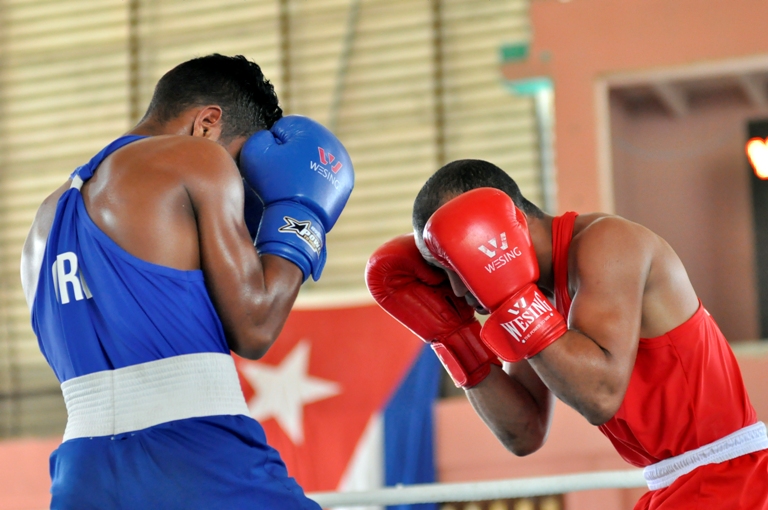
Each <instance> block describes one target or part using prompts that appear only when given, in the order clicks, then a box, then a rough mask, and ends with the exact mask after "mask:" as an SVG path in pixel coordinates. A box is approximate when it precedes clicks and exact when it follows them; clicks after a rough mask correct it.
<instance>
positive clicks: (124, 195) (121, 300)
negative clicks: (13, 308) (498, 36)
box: [32, 137, 228, 382]
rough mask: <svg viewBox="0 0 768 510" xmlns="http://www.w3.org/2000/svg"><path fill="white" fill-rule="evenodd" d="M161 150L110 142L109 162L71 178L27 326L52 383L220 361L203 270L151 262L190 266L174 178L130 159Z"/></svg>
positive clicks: (220, 340)
mask: <svg viewBox="0 0 768 510" xmlns="http://www.w3.org/2000/svg"><path fill="white" fill-rule="evenodd" d="M126 142H127V143H129V144H130V145H127V146H125V147H122V143H126ZM158 142H159V143H158ZM164 143H165V144H167V142H165V141H164V140H158V141H155V140H143V139H140V138H139V139H137V137H124V138H122V139H119V140H118V141H117V142H116V144H117V146H116V145H115V144H112V146H110V147H108V149H107V151H108V152H111V151H110V148H112V149H115V152H116V153H115V154H114V156H117V157H110V156H109V155H108V154H107V155H105V154H104V153H100V154H99V155H98V156H96V157H95V158H94V159H93V160H91V162H89V163H88V164H87V165H84V166H83V167H81V168H80V169H78V172H77V173H76V175H75V177H74V181H73V186H72V188H70V189H69V190H67V191H66V192H65V193H64V194H63V195H62V196H61V198H59V200H58V203H57V207H56V212H55V217H54V220H53V223H52V226H51V229H50V232H49V234H48V238H47V243H46V246H45V255H44V259H43V263H42V267H41V269H40V274H39V282H38V285H37V289H36V291H37V292H36V295H35V297H34V301H33V307H32V322H33V327H34V329H35V332H36V333H37V335H38V338H40V344H41V348H42V350H43V353H44V354H45V355H46V357H47V359H48V361H49V363H50V364H51V366H52V367H53V369H54V371H55V372H56V374H57V376H58V377H59V380H60V381H61V382H64V381H67V380H69V379H71V378H75V377H80V376H84V375H87V374H90V373H94V372H98V371H102V370H114V369H120V368H124V367H128V366H133V365H137V364H140V363H146V362H149V361H155V360H159V359H165V358H170V357H173V356H178V355H183V354H193V353H199V352H216V353H224V354H226V353H228V348H227V344H226V340H225V339H224V334H223V330H222V327H221V323H220V322H219V319H218V316H217V314H216V311H215V310H214V307H213V305H212V303H211V300H210V298H209V296H208V293H207V290H206V287H205V282H204V280H203V274H202V271H200V270H199V268H192V269H188V270H185V269H177V268H175V267H169V266H168V265H162V264H158V263H157V261H158V260H162V259H163V255H164V254H165V253H171V254H172V252H174V251H178V252H180V253H181V254H180V255H176V256H175V259H176V260H175V261H176V262H177V265H181V264H178V262H179V261H181V262H183V261H184V259H186V261H187V263H188V264H189V263H190V262H189V261H195V260H197V259H198V258H199V257H198V254H197V253H198V252H197V248H196V242H197V234H196V230H195V226H194V221H195V220H194V216H193V213H192V212H190V211H189V207H185V205H188V204H189V199H188V197H186V195H185V192H184V188H183V186H182V185H181V184H180V183H179V179H178V177H176V176H174V175H173V174H172V172H173V171H172V170H168V171H166V172H165V174H166V175H162V168H161V169H160V170H158V169H157V168H147V166H148V165H147V163H145V162H144V161H142V159H141V157H138V158H137V157H136V156H135V155H132V154H131V152H133V153H134V154H136V153H137V150H136V149H138V151H141V150H143V149H144V147H146V146H148V145H149V146H150V147H151V146H152V145H153V144H154V145H159V144H164ZM123 151H125V152H126V153H127V154H124V153H123ZM105 156H106V157H105ZM136 160H138V162H136ZM102 161H106V164H105V165H102ZM97 169H98V171H96V170H97ZM102 171H105V172H104V175H99V174H100V172H102ZM158 174H160V175H159V177H158ZM167 174H170V176H169V175H167ZM96 176H99V177H98V178H97V177H96ZM92 177H93V178H94V180H93V181H91V178H92ZM80 188H82V190H83V192H82V194H81V191H80ZM88 198H90V200H88ZM88 202H90V204H88ZM89 205H90V207H89ZM186 217H190V219H189V220H187V218H186ZM188 222H190V223H191V224H192V225H191V227H190V226H189V225H187V223H188ZM174 230H175V231H174ZM163 235H165V236H166V237H165V238H164V239H165V242H163ZM189 238H191V240H190V239H189ZM142 255H145V256H146V257H142ZM172 258H173V256H170V257H165V259H166V260H168V261H172V260H171V259H172ZM147 259H149V260H147ZM152 259H154V260H152Z"/></svg>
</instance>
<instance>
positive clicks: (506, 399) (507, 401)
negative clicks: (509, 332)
mask: <svg viewBox="0 0 768 510" xmlns="http://www.w3.org/2000/svg"><path fill="white" fill-rule="evenodd" d="M523 363H524V362H523ZM529 370H530V369H529ZM466 393H467V397H468V398H469V401H470V403H471V404H472V407H474V409H475V412H477V414H478V415H479V416H480V417H481V418H482V419H483V421H484V422H485V424H486V425H487V426H488V428H490V429H491V431H492V432H493V433H494V435H495V436H496V437H497V438H498V439H499V441H501V443H502V444H503V445H504V446H505V447H506V448H507V449H508V450H509V451H511V452H512V453H514V454H515V455H518V456H524V455H528V454H531V453H533V452H535V451H536V450H538V449H539V448H541V446H542V445H543V444H544V441H545V439H546V437H547V433H548V430H549V424H550V421H551V415H552V402H553V399H552V398H551V397H550V396H549V394H547V395H546V396H544V397H541V396H540V397H539V400H540V401H538V402H537V400H536V398H534V396H533V394H532V393H531V391H529V390H528V389H527V388H526V387H525V386H524V385H523V384H521V383H520V382H518V381H517V380H516V379H515V378H513V377H510V376H509V375H507V374H506V373H505V372H504V371H503V370H502V369H501V368H500V367H497V366H493V367H491V373H490V375H489V376H488V377H487V378H486V379H485V380H484V381H483V382H481V383H480V384H478V385H477V386H475V387H473V388H471V389H468V390H466Z"/></svg>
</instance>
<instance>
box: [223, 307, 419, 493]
mask: <svg viewBox="0 0 768 510" xmlns="http://www.w3.org/2000/svg"><path fill="white" fill-rule="evenodd" d="M422 347H423V343H422V342H421V341H420V340H419V339H418V338H417V337H416V336H414V335H413V334H412V333H411V332H410V331H408V330H407V329H406V328H405V327H403V326H402V325H401V324H400V323H398V322H397V321H395V320H394V319H392V318H391V317H390V316H389V315H387V314H386V312H384V311H383V310H381V309H380V308H379V307H378V306H376V305H369V306H361V307H353V308H336V309H326V310H295V311H294V312H292V313H291V315H290V317H289V319H288V321H287V323H286V325H285V327H284V329H283V331H282V333H281V335H280V337H279V338H278V340H277V341H276V342H275V344H274V345H273V346H272V348H271V349H270V350H269V352H268V353H267V354H266V355H265V356H264V357H263V358H262V359H260V360H258V361H251V360H245V359H243V358H238V357H237V356H235V363H236V365H237V367H238V372H239V374H240V380H241V385H242V387H243V393H244V395H245V398H246V401H247V402H248V403H249V407H250V408H251V410H252V412H253V413H254V414H256V415H257V416H255V417H256V418H257V419H259V421H260V422H261V424H262V425H263V427H264V430H265V432H266V435H267V440H268V442H269V443H270V444H271V445H272V446H273V447H275V448H276V449H277V450H278V451H279V452H280V454H281V456H282V458H283V461H285V463H286V465H287V467H288V473H289V474H290V475H291V476H293V477H295V478H296V479H297V481H298V482H299V484H301V486H302V487H303V488H304V490H305V491H322V490H334V489H336V488H337V487H338V485H339V481H340V480H341V477H342V475H343V474H344V472H345V470H346V468H347V466H348V464H349V461H350V459H351V457H352V454H353V452H354V450H355V446H356V445H357V443H358V441H359V439H360V437H361V436H362V434H363V431H364V429H365V427H366V425H367V424H368V421H369V419H370V418H371V416H372V414H373V413H375V412H377V411H379V410H381V409H382V408H383V407H384V405H385V404H386V402H387V401H388V399H389V398H390V397H391V396H392V394H393V393H394V392H395V391H396V389H397V387H398V386H399V384H400V382H401V380H402V379H403V378H404V377H405V375H406V373H407V371H408V369H409V368H410V366H411V364H412V363H413V362H414V361H415V359H416V357H417V356H418V354H419V352H420V351H421V348H422Z"/></svg>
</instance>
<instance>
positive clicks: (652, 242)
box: [569, 213, 658, 271]
mask: <svg viewBox="0 0 768 510" xmlns="http://www.w3.org/2000/svg"><path fill="white" fill-rule="evenodd" d="M657 243H658V236H656V235H655V234H654V233H653V232H651V231H650V230H648V229H647V228H646V227H644V226H642V225H640V224H638V223H635V222H633V221H630V220H627V219H626V218H622V217H621V216H615V215H610V214H603V213H594V214H587V215H581V216H579V217H578V218H577V220H576V225H575V227H574V235H573V240H572V241H571V248H570V250H569V268H572V269H576V270H577V271H578V270H584V269H586V268H589V267H592V268H594V269H597V270H603V269H605V268H606V266H607V265H609V264H612V263H613V262H618V261H621V262H622V264H624V265H625V266H627V268H630V267H634V266H637V267H638V268H640V267H643V266H646V265H648V264H650V261H651V259H652V258H653V253H654V252H655V250H656V245H657ZM633 262H635V263H633Z"/></svg>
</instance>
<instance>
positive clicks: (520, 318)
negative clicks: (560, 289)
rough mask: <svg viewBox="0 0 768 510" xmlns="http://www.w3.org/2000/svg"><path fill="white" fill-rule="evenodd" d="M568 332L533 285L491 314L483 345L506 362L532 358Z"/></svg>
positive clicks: (560, 318)
mask: <svg viewBox="0 0 768 510" xmlns="http://www.w3.org/2000/svg"><path fill="white" fill-rule="evenodd" d="M567 331H568V326H567V324H566V322H565V318H563V316H562V315H561V314H560V312H558V311H557V310H555V309H554V308H553V307H552V305H551V304H550V302H549V301H548V300H547V298H545V297H544V295H543V294H542V293H541V291H540V290H539V288H538V287H537V286H536V285H534V284H529V285H526V286H525V287H523V288H522V289H521V290H519V291H518V292H516V293H515V294H514V295H513V296H512V297H510V298H509V299H507V300H506V301H505V302H504V303H502V304H501V306H499V307H498V308H497V309H496V310H494V311H493V313H491V315H490V316H489V317H488V320H487V321H486V322H485V325H484V326H483V329H482V332H481V337H482V339H483V342H484V343H485V344H486V345H487V346H488V347H489V348H490V350H491V351H493V352H494V353H496V355H498V357H499V358H501V359H503V360H504V361H509V362H513V363H514V362H518V361H521V360H523V359H528V358H531V357H533V356H535V355H537V354H538V353H540V352H541V351H542V350H544V349H545V348H546V347H548V346H549V345H551V344H552V343H553V342H555V341H556V340H557V339H558V338H560V337H561V336H563V335H564V334H565V333H566V332H567Z"/></svg>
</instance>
